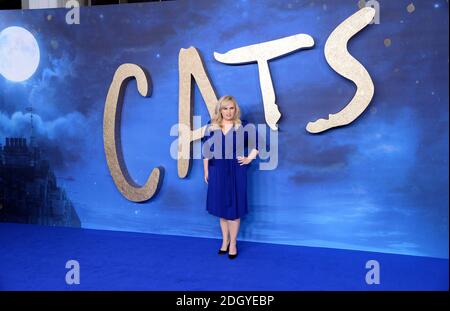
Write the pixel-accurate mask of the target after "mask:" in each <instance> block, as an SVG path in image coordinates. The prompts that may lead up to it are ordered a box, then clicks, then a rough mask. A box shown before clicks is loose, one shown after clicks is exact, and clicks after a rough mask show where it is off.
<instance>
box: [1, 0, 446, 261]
mask: <svg viewBox="0 0 450 311" xmlns="http://www.w3.org/2000/svg"><path fill="white" fill-rule="evenodd" d="M379 2H380V5H381V11H380V13H381V14H380V24H374V25H369V26H368V27H367V28H366V29H364V30H363V31H361V33H359V34H358V35H356V36H355V37H354V38H353V39H352V40H351V41H350V43H349V50H350V52H351V53H352V55H354V56H355V57H356V58H357V59H358V60H359V61H360V62H361V63H362V64H363V65H364V66H365V67H366V69H367V70H368V72H369V73H370V74H371V77H372V79H373V81H374V84H375V96H374V98H373V100H372V102H371V104H370V105H369V107H368V109H367V110H366V111H365V112H364V113H363V114H362V115H361V116H360V117H359V118H358V119H357V120H356V121H355V122H354V123H352V124H351V125H349V126H347V127H343V128H339V129H333V130H330V131H328V132H325V133H323V134H320V135H311V134H309V133H307V132H306V130H305V126H306V124H307V123H308V122H309V121H314V120H316V119H318V118H319V117H323V116H327V115H328V114H329V113H335V112H337V111H339V110H340V109H342V107H344V106H345V105H346V104H347V103H348V102H349V100H350V99H351V98H352V97H353V95H354V92H355V87H354V85H353V84H352V83H351V82H349V81H348V80H345V79H344V78H342V77H341V76H339V75H338V74H336V73H335V72H334V71H333V70H332V69H331V68H330V67H329V66H328V64H327V63H326V61H325V57H324V54H323V48H324V44H325V42H326V39H327V38H328V36H329V35H330V33H331V32H332V31H333V30H334V29H335V27H336V26H337V25H339V24H340V23H341V22H342V21H343V20H345V19H346V18H347V17H349V16H350V15H352V14H353V13H354V12H356V11H357V10H358V6H357V1H353V0H352V1H343V0H342V1H303V0H301V1H277V0H274V1H256V0H253V1H250V0H241V1H235V0H233V1H231V0H230V1H223V0H222V1H209V0H195V1H194V0H192V1H173V2H166V3H158V4H128V5H120V6H98V7H92V8H82V9H81V15H80V24H79V25H68V24H66V22H65V15H66V13H67V10H65V9H57V10H28V11H27V10H25V11H3V12H0V31H2V30H3V29H5V28H6V27H9V26H20V27H23V28H25V29H27V30H29V31H30V32H31V33H32V34H33V35H34V37H35V38H36V40H37V42H38V44H39V48H40V63H39V67H38V69H37V71H36V73H35V74H34V75H33V76H32V77H31V78H30V79H28V80H26V81H24V82H20V83H16V82H13V81H9V80H7V79H6V78H4V77H3V76H1V75H0V138H1V139H2V140H3V139H4V138H5V137H8V136H24V137H28V135H29V124H30V118H29V112H27V111H26V107H29V106H32V107H33V111H34V121H35V133H36V136H37V140H38V142H39V144H40V146H42V148H44V149H45V150H46V154H47V156H48V157H49V158H50V162H51V164H52V166H53V167H54V169H55V172H56V174H57V177H58V182H59V183H60V184H61V185H62V186H63V187H64V188H65V189H66V191H67V193H68V196H69V197H70V199H71V200H72V202H73V203H74V206H75V209H76V210H77V212H78V215H79V217H80V219H81V222H82V226H83V227H85V228H97V229H109V230H125V231H139V232H152V233H159V234H173V235H188V236H200V237H218V236H219V235H220V230H219V227H218V221H217V219H216V218H215V217H213V216H211V215H209V214H208V213H207V212H206V210H205V203H206V190H207V186H206V184H205V183H204V182H203V167H202V163H201V161H200V160H194V161H193V166H192V170H191V172H190V174H189V176H188V178H186V179H179V178H178V175H177V162H176V160H174V159H172V158H171V156H170V145H171V143H172V142H173V141H174V139H175V137H172V136H170V134H169V133H170V128H171V127H172V125H174V124H175V123H177V122H178V53H179V50H180V48H188V47H190V46H195V47H196V48H198V49H199V50H200V52H201V54H202V55H203V59H204V61H205V66H206V67H207V70H208V72H209V74H210V77H211V79H212V82H213V84H214V86H215V88H216V90H217V93H218V95H219V96H222V95H225V94H232V95H234V96H235V97H236V98H237V100H238V102H239V103H240V106H241V108H242V111H243V117H244V118H245V119H247V120H249V121H251V122H255V123H264V115H263V105H262V98H261V93H260V86H259V78H258V69H257V65H256V64H250V65H243V66H227V65H224V64H221V63H218V62H216V61H215V60H214V58H213V52H215V51H216V52H219V53H224V52H226V51H228V50H230V49H233V48H237V47H241V46H245V45H250V44H255V43H260V42H265V41H269V40H273V39H278V38H281V37H285V36H290V35H294V34H298V33H305V34H309V35H311V36H312V37H313V38H314V40H315V47H314V48H312V49H309V50H305V51H300V52H296V53H293V54H290V55H288V56H284V57H281V58H279V59H277V60H274V61H271V62H270V68H271V73H272V79H273V82H274V87H275V93H276V95H277V103H278V104H279V108H280V111H281V113H282V118H281V120H280V122H279V129H280V130H279V134H278V135H279V163H278V167H277V169H276V170H272V171H259V170H257V165H252V168H251V169H250V171H249V210H250V213H249V215H248V216H247V217H246V218H245V219H244V220H243V222H242V227H241V232H240V238H241V239H245V240H251V241H265V242H273V243H281V244H292V245H307V246H321V247H332V248H346V249H360V250H371V251H380V252H392V253H401V254H412V255H424V256H433V257H444V258H448V203H449V197H448V136H449V135H448V134H449V128H448V107H449V106H448V98H449V97H448V82H449V81H448V80H449V79H448V55H449V54H448V35H449V34H448V16H449V15H448V3H447V2H446V1H441V0H436V1H425V0H424V1H414V10H412V8H411V7H409V10H408V5H409V4H410V3H411V1H379ZM387 39H388V40H387ZM0 62H1V60H0ZM123 63H135V64H138V65H140V66H142V67H143V68H145V69H147V70H148V71H149V72H150V74H151V77H152V82H153V93H152V95H151V97H150V98H142V97H140V95H139V94H138V92H137V90H136V84H135V82H134V81H133V82H131V83H130V84H129V86H128V89H127V91H126V94H125V106H124V111H123V120H122V122H123V123H122V140H123V148H124V156H125V161H126V163H127V165H128V168H129V170H130V173H131V175H132V176H133V178H135V179H136V181H137V182H139V183H143V182H144V181H145V180H146V178H147V176H148V174H149V173H150V170H151V169H152V168H153V167H155V166H158V165H162V166H164V168H165V177H164V181H163V185H162V188H161V191H160V192H159V193H158V195H157V196H156V197H155V198H154V199H152V200H150V201H148V202H146V203H143V204H136V203H132V202H129V201H127V200H126V199H125V198H124V197H122V195H121V194H120V193H119V191H118V190H117V189H116V187H115V185H114V183H113V181H112V178H111V176H110V174H109V171H108V167H107V165H106V160H105V156H104V151H103V140H102V134H103V133H102V119H103V108H104V102H105V98H106V94H107V91H108V88H109V84H110V82H111V80H112V77H113V74H114V72H115V70H116V69H117V67H118V66H119V65H121V64H123ZM195 95H196V97H195V114H196V115H201V116H202V118H203V124H205V123H206V121H207V120H208V114H207V111H206V108H205V106H204V103H203V100H202V98H201V96H200V94H199V92H198V90H197V89H196V94H195Z"/></svg>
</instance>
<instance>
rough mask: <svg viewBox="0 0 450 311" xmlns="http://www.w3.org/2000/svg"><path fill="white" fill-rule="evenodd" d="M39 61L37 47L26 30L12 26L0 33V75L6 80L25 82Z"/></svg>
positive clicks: (32, 37)
mask: <svg viewBox="0 0 450 311" xmlns="http://www.w3.org/2000/svg"><path fill="white" fill-rule="evenodd" d="M39 59H40V52H39V46H38V44H37V41H36V39H35V38H34V36H33V35H32V34H31V33H30V32H29V31H28V30H26V29H25V28H22V27H16V26H13V27H8V28H5V29H3V30H2V32H0V74H1V75H3V76H4V77H5V78H6V79H8V80H10V81H13V82H22V81H25V80H27V79H28V78H30V77H31V76H32V75H33V74H34V72H35V71H36V69H37V67H38V65H39Z"/></svg>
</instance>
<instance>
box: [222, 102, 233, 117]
mask: <svg viewBox="0 0 450 311" xmlns="http://www.w3.org/2000/svg"><path fill="white" fill-rule="evenodd" d="M220 113H221V114H222V119H224V120H226V121H233V119H234V114H235V113H236V107H235V106H234V103H233V102H231V101H227V102H225V103H223V105H222V108H221V109H220Z"/></svg>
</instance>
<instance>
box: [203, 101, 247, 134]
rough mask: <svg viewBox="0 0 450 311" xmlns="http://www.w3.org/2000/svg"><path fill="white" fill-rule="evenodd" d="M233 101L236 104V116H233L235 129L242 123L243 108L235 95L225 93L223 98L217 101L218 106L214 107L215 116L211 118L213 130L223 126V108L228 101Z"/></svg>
mask: <svg viewBox="0 0 450 311" xmlns="http://www.w3.org/2000/svg"><path fill="white" fill-rule="evenodd" d="M229 102H231V103H233V104H234V108H235V109H234V118H233V126H234V128H235V129H237V128H238V127H239V126H240V125H241V124H242V121H241V108H239V105H238V103H237V101H236V99H235V98H234V97H233V96H230V95H225V96H222V97H221V98H219V100H218V101H217V104H216V107H215V109H214V116H213V118H212V120H211V130H216V129H219V128H220V129H222V127H223V118H222V113H221V111H222V109H223V106H224V105H225V104H226V103H229Z"/></svg>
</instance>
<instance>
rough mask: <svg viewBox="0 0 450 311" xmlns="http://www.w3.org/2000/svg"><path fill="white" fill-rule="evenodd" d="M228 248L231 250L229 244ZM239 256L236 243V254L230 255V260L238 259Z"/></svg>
mask: <svg viewBox="0 0 450 311" xmlns="http://www.w3.org/2000/svg"><path fill="white" fill-rule="evenodd" d="M228 248H230V244H228ZM237 255H238V251H237V243H236V254H228V258H229V259H234V258H236V257H237Z"/></svg>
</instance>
